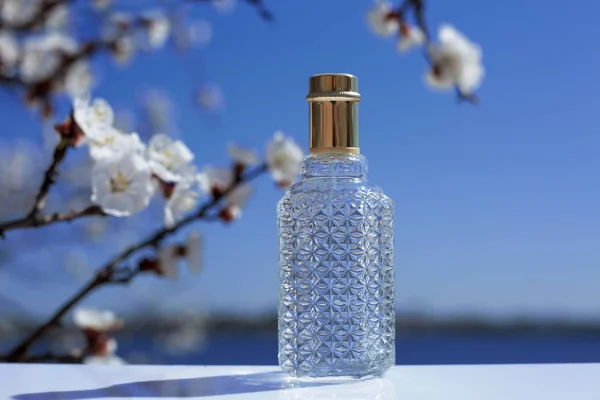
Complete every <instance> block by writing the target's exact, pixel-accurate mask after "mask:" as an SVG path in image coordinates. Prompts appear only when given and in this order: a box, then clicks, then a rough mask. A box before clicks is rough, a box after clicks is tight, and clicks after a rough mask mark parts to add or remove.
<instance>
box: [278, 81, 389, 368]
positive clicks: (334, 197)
mask: <svg viewBox="0 0 600 400" xmlns="http://www.w3.org/2000/svg"><path fill="white" fill-rule="evenodd" d="M357 90H358V81H357V79H356V77H354V76H352V75H348V74H320V75H315V76H312V77H311V78H310V80H309V94H308V96H307V100H308V103H309V116H310V118H309V119H310V136H309V142H310V152H309V154H308V155H307V156H306V157H305V158H304V160H303V164H302V177H301V179H300V181H299V182H298V183H296V184H294V185H293V186H291V187H290V188H289V189H288V191H287V192H286V193H285V195H284V197H283V198H282V199H281V200H280V201H279V203H278V205H277V217H278V235H279V306H278V325H279V365H280V366H281V367H282V368H283V369H284V370H285V371H287V372H288V373H289V374H290V375H292V376H297V377H314V378H324V377H331V378H336V379H338V378H355V379H358V378H364V377H371V376H379V375H382V374H383V373H384V372H385V371H386V370H388V369H389V368H390V367H391V366H392V365H393V364H394V361H395V312H394V222H393V221H394V214H393V203H392V200H391V199H390V198H389V197H387V196H386V195H385V194H384V193H383V192H382V191H381V189H379V188H378V187H377V186H375V185H373V184H372V183H370V182H368V181H367V160H366V158H365V157H364V156H363V155H361V154H360V151H359V147H358V102H359V101H360V95H359V94H358V91H357Z"/></svg>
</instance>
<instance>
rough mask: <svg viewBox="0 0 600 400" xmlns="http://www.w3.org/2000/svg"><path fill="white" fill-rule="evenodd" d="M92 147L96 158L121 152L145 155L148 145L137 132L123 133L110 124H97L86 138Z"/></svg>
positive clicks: (91, 149)
mask: <svg viewBox="0 0 600 400" xmlns="http://www.w3.org/2000/svg"><path fill="white" fill-rule="evenodd" d="M84 143H87V144H88V145H89V148H90V156H91V157H92V159H94V160H101V159H104V158H109V157H113V156H116V155H120V154H137V155H140V156H141V155H143V154H144V152H145V150H146V146H145V145H144V143H143V142H142V141H141V140H140V137H139V136H138V134H137V133H135V132H134V133H129V134H128V133H123V132H121V131H119V130H117V129H115V128H114V127H112V126H109V125H104V124H102V125H97V126H96V127H95V128H94V129H91V130H90V132H89V133H88V134H86V137H85V139H84Z"/></svg>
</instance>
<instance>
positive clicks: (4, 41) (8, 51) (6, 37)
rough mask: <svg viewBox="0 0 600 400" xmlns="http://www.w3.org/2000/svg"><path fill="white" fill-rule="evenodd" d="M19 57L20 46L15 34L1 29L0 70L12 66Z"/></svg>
mask: <svg viewBox="0 0 600 400" xmlns="http://www.w3.org/2000/svg"><path fill="white" fill-rule="evenodd" d="M18 58H19V46H18V44H17V41H16V40H15V38H14V36H13V35H12V34H11V33H9V32H5V31H0V70H8V69H10V68H12V67H13V66H14V65H15V64H16V62H17V60H18Z"/></svg>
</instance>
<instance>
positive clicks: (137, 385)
mask: <svg viewBox="0 0 600 400" xmlns="http://www.w3.org/2000/svg"><path fill="white" fill-rule="evenodd" d="M375 381H379V380H373V382H375ZM340 384H342V383H341V382H319V381H315V382H305V381H302V382H299V381H295V380H293V379H290V378H289V377H288V375H286V374H285V373H284V372H263V373H254V374H242V375H223V376H209V377H200V378H185V379H169V380H155V381H140V382H128V383H121V384H116V385H111V386H106V387H102V388H97V389H87V390H65V391H54V392H38V393H23V394H17V395H14V396H12V399H14V400H85V399H103V398H107V399H109V398H116V397H117V398H127V397H131V398H157V397H158V398H160V397H165V398H173V397H180V398H187V397H206V396H220V395H234V394H243V393H257V392H270V391H283V392H282V395H283V398H284V399H297V398H303V399H306V398H307V397H306V396H307V395H308V398H310V399H316V398H319V397H318V396H319V391H318V388H320V387H326V386H338V385H340ZM357 384H362V385H363V386H364V385H365V384H367V385H368V383H367V382H365V381H363V382H357V383H356V384H355V383H351V382H350V383H348V382H346V383H345V384H343V385H344V386H346V387H351V388H353V389H351V391H350V392H349V394H350V393H354V394H356V392H355V391H354V388H358V387H359V386H360V385H357ZM292 389H311V390H312V391H311V392H308V393H304V390H302V391H300V392H302V393H304V395H302V396H301V397H296V396H295V395H294V392H296V390H292ZM315 390H317V391H315ZM300 392H299V394H300ZM328 393H330V394H332V395H333V393H334V392H326V393H323V394H324V395H325V397H323V398H324V399H328V398H336V399H340V398H341V397H335V395H334V397H330V394H328ZM335 393H337V394H338V395H339V392H338V391H335ZM359 395H360V393H359ZM315 396H316V397H315ZM344 398H345V397H344ZM350 398H351V399H355V398H360V399H364V398H365V397H364V392H363V393H362V395H360V397H350ZM366 398H369V399H380V398H381V399H383V397H366Z"/></svg>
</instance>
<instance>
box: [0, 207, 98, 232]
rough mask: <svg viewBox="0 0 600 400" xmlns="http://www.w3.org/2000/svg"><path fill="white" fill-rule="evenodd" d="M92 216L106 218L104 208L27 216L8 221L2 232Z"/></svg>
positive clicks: (2, 227)
mask: <svg viewBox="0 0 600 400" xmlns="http://www.w3.org/2000/svg"><path fill="white" fill-rule="evenodd" d="M90 216H101V217H104V216H106V213H105V212H104V211H102V208H100V207H99V206H96V205H92V206H89V207H86V208H83V209H81V210H72V211H68V212H63V213H52V214H45V215H37V216H34V217H31V216H29V215H28V216H26V217H23V218H19V219H15V220H12V221H7V222H4V223H2V224H0V232H6V231H10V230H15V229H28V228H38V227H40V226H46V225H51V224H54V223H57V222H71V221H73V220H76V219H79V218H83V217H90Z"/></svg>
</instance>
